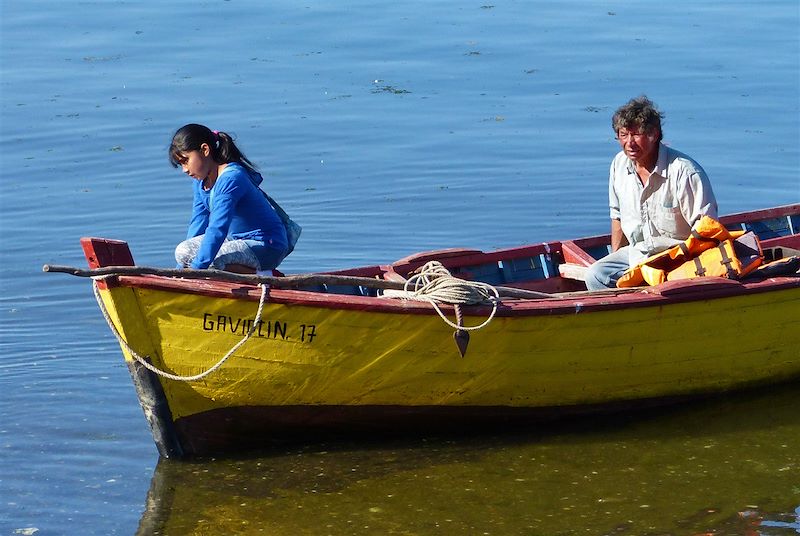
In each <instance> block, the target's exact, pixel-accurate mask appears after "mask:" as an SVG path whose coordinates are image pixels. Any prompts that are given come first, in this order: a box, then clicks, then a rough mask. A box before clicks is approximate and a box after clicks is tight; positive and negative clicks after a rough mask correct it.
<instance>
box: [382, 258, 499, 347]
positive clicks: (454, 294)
mask: <svg viewBox="0 0 800 536" xmlns="http://www.w3.org/2000/svg"><path fill="white" fill-rule="evenodd" d="M412 287H413V288H412ZM492 294H494V296H492ZM383 295H384V296H386V297H389V298H400V299H402V300H414V301H423V302H428V303H430V304H431V305H433V308H434V309H436V312H437V313H439V316H440V317H442V320H444V321H445V322H446V323H447V324H448V325H450V327H453V328H455V329H459V330H466V331H472V330H476V329H481V328H482V327H484V326H486V325H487V324H489V322H491V321H492V319H493V318H494V315H495V313H496V312H497V304H498V303H499V302H500V293H499V292H498V291H497V289H496V288H494V287H493V286H491V285H488V284H486V283H481V282H480V281H466V280H464V279H459V278H457V277H453V276H452V275H450V272H449V271H448V270H447V268H445V267H444V266H443V265H442V263H440V262H438V261H430V262H428V263H427V264H425V265H424V266H423V267H422V268H421V269H420V271H419V273H417V274H415V275H413V276H411V277H410V278H409V279H408V281H406V283H405V285H404V286H403V290H384V291H383ZM487 302H491V304H492V313H491V314H490V315H489V318H487V319H486V320H485V321H484V322H483V323H482V324H480V325H478V326H459V325H458V324H455V323H453V322H452V321H451V320H450V319H449V318H447V316H445V314H444V313H443V312H442V310H441V309H440V308H439V305H438V304H439V303H449V304H452V305H456V306H458V305H474V304H480V303H487Z"/></svg>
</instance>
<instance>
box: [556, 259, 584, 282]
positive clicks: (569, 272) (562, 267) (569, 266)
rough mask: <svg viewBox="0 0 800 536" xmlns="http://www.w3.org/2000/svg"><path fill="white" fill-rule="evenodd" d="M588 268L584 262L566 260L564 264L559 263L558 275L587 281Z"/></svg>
mask: <svg viewBox="0 0 800 536" xmlns="http://www.w3.org/2000/svg"><path fill="white" fill-rule="evenodd" d="M588 269H589V267H588V266H584V265H582V264H575V263H571V262H565V263H563V264H559V265H558V275H560V276H561V277H563V278H564V279H574V280H575V281H586V270H588Z"/></svg>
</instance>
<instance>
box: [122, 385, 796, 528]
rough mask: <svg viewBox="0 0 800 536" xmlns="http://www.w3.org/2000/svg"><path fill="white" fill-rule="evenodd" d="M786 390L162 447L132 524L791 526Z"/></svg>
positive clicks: (792, 480) (791, 395)
mask: <svg viewBox="0 0 800 536" xmlns="http://www.w3.org/2000/svg"><path fill="white" fill-rule="evenodd" d="M799 389H800V384H791V385H787V386H785V387H783V388H781V389H777V390H772V391H771V392H763V391H761V392H754V393H747V394H740V395H731V396H729V397H726V398H723V399H716V400H712V401H706V402H701V403H695V404H691V405H685V406H679V407H674V408H670V409H665V410H661V411H659V412H658V413H656V414H653V413H647V414H641V415H638V416H628V417H619V416H616V417H607V418H603V419H601V420H597V419H593V420H591V421H588V420H579V421H575V422H571V423H567V424H563V425H561V426H559V427H557V428H553V427H548V429H547V430H529V431H515V432H511V433H509V434H507V435H505V434H504V435H491V436H486V435H484V436H478V437H477V438H476V437H474V436H472V437H466V436H465V437H444V438H424V439H423V438H416V439H411V440H407V441H403V442H398V441H381V440H375V441H374V442H370V443H369V444H367V445H364V444H363V443H359V444H356V443H349V444H348V443H336V444H327V445H316V446H313V447H308V446H306V447H297V448H296V449H293V450H283V451H279V452H267V453H262V454H260V455H258V456H253V457H247V458H236V459H210V460H199V461H196V462H190V463H186V462H171V461H161V462H160V463H159V464H158V466H157V467H156V470H155V474H154V476H153V480H152V484H151V488H150V491H149V494H148V497H147V507H146V511H145V512H144V515H143V517H142V520H141V523H140V526H139V531H138V534H139V535H141V536H144V535H150V534H259V533H264V534H366V533H370V534H372V533H374V534H637V535H640V534H752V535H757V534H758V535H778V534H791V533H794V532H795V530H796V529H797V527H798V523H797V522H798V520H797V513H798V510H796V508H798V509H800V507H798V505H799V504H800V478H798V474H800V435H798V430H800V428H798V424H800V413H798V412H797V409H796V407H797V406H796V398H797V393H798V390H799ZM782 431H785V434H782V433H781V432H782ZM776 438H780V440H778V441H775V439H776Z"/></svg>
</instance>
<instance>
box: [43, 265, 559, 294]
mask: <svg viewBox="0 0 800 536" xmlns="http://www.w3.org/2000/svg"><path fill="white" fill-rule="evenodd" d="M42 271H44V272H58V273H65V274H71V275H75V276H78V277H100V276H112V275H157V276H163V277H178V278H182V279H213V280H216V281H226V282H229V283H244V284H248V285H259V284H267V285H269V286H270V287H272V288H282V289H293V288H294V289H297V288H302V287H313V286H317V285H336V286H359V287H366V288H376V289H393V290H403V282H402V281H390V280H386V279H377V278H376V279H373V278H371V277H359V276H352V275H339V274H296V275H286V276H281V277H275V276H265V275H250V274H236V273H233V272H225V271H223V270H213V269H207V270H194V269H190V268H186V269H178V268H152V267H148V266H104V267H102V268H95V269H93V270H87V269H82V268H75V267H73V266H60V265H57V264H45V265H44V266H43V267H42ZM495 288H496V289H497V291H498V293H499V294H500V296H502V297H506V298H522V299H539V300H541V299H553V298H559V297H560V296H558V295H556V294H548V293H546V292H537V291H535V290H523V289H518V288H512V287H495Z"/></svg>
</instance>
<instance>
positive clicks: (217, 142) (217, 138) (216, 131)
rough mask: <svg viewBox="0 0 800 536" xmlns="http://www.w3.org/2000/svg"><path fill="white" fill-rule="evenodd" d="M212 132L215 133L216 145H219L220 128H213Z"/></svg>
mask: <svg viewBox="0 0 800 536" xmlns="http://www.w3.org/2000/svg"><path fill="white" fill-rule="evenodd" d="M211 133H212V134H213V135H214V145H215V146H216V147H219V130H212V131H211Z"/></svg>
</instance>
